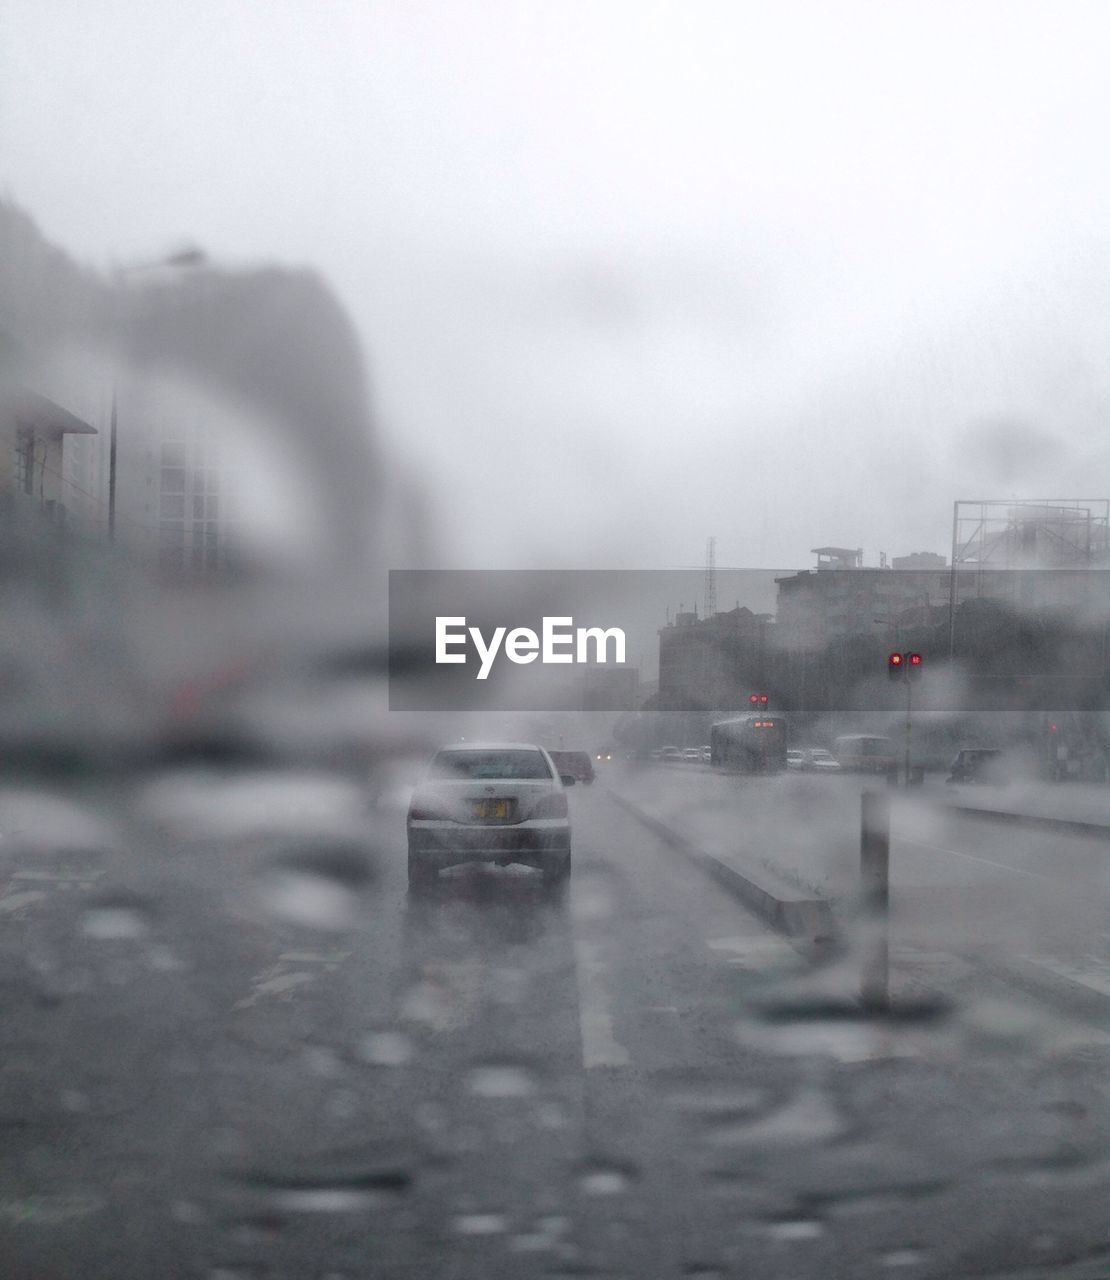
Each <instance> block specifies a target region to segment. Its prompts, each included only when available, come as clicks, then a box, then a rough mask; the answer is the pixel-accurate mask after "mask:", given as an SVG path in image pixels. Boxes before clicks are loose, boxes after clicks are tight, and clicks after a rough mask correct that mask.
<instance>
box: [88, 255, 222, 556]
mask: <svg viewBox="0 0 1110 1280" xmlns="http://www.w3.org/2000/svg"><path fill="white" fill-rule="evenodd" d="M206 261H207V256H206V254H205V253H204V250H203V249H196V248H187V249H181V250H179V251H178V252H176V253H171V254H168V255H167V256H166V257H165V258H159V259H156V260H155V261H154V262H139V263H135V264H134V265H132V266H129V267H117V268H116V286H117V289H119V290H120V291H121V293H122V292H124V291H125V290H126V288H127V278H128V277H129V276H131V275H134V274H135V273H136V272H139V271H155V270H157V269H159V268H160V267H174V268H181V267H186V268H188V267H201V266H203V265H204V264H205V262H206ZM116 307H117V311H116V326H115V327H116V340H117V342H118V340H119V330H120V323H119V310H118V308H119V302H118V300H117V303H116ZM118 447H119V354H118V352H117V354H116V368H115V371H114V372H113V374H112V409H111V417H110V419H109V427H108V541H109V542H115V540H116V457H117V452H118Z"/></svg>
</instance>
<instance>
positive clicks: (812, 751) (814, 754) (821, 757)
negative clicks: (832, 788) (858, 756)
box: [802, 747, 840, 773]
mask: <svg viewBox="0 0 1110 1280" xmlns="http://www.w3.org/2000/svg"><path fill="white" fill-rule="evenodd" d="M802 768H803V769H804V770H806V771H807V772H811V773H839V772H840V762H839V761H838V760H837V758H836V757H835V756H834V755H833V753H832V752H831V751H826V750H825V748H824V747H806V748H804V749H803V750H802Z"/></svg>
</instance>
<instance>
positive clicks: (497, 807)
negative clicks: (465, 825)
mask: <svg viewBox="0 0 1110 1280" xmlns="http://www.w3.org/2000/svg"><path fill="white" fill-rule="evenodd" d="M512 803H513V802H512V801H511V800H471V802H470V816H471V817H472V818H481V819H484V820H485V821H487V822H506V821H507V820H508V818H509V816H510V810H511V808H512Z"/></svg>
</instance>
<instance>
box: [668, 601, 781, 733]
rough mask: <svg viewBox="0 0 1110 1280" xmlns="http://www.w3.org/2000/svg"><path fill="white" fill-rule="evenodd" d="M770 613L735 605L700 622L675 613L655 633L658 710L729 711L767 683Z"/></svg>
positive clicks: (742, 703) (771, 623)
mask: <svg viewBox="0 0 1110 1280" xmlns="http://www.w3.org/2000/svg"><path fill="white" fill-rule="evenodd" d="M773 626H774V623H773V622H772V620H771V617H770V615H769V614H764V613H753V612H752V611H751V610H750V609H748V608H746V607H744V606H742V605H737V607H736V608H735V609H730V610H729V611H728V612H726V613H715V614H713V615H712V616H711V617H708V618H699V617H698V616H697V614H696V613H679V614H678V615H677V616H676V617H675V619H674V621H673V622H671V623H669V624H668V625H667V626H665V627H663V628H661V629H660V631H659V692H658V697H657V705H658V708H659V710H661V711H672V710H687V709H690V710H703V711H711V712H716V711H727V710H732V709H736V708H739V707H741V706H742V705H744V704H745V703H746V701H747V697H748V694H749V693H750V692H752V691H754V690H760V689H763V688H764V687H765V686H766V684H767V682H768V679H769V670H768V646H769V639H768V632H769V630H770V629H772V628H773Z"/></svg>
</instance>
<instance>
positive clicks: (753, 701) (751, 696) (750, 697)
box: [748, 693, 759, 706]
mask: <svg viewBox="0 0 1110 1280" xmlns="http://www.w3.org/2000/svg"><path fill="white" fill-rule="evenodd" d="M748 701H749V702H750V703H751V704H752V706H755V704H756V703H757V702H758V701H759V694H758V693H749V694H748Z"/></svg>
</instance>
